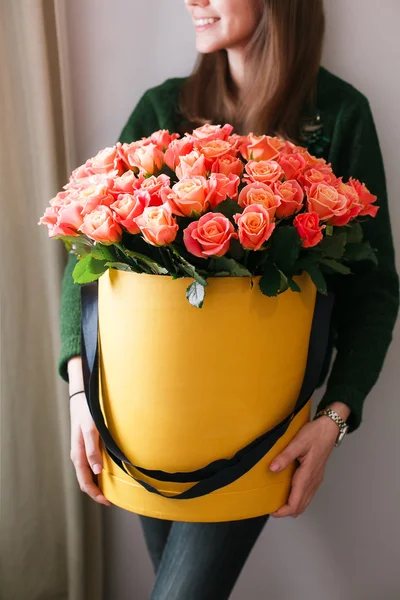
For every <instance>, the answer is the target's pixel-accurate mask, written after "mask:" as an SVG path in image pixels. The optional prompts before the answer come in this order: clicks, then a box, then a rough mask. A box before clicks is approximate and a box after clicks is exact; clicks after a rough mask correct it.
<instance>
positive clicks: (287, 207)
mask: <svg viewBox="0 0 400 600" xmlns="http://www.w3.org/2000/svg"><path fill="white" fill-rule="evenodd" d="M272 189H273V190H274V192H275V194H277V195H278V196H280V198H281V203H280V205H279V206H278V207H277V209H276V213H275V215H276V217H277V218H278V219H287V218H288V217H291V216H292V215H294V214H295V213H297V212H299V211H300V210H301V209H302V208H303V201H304V191H303V189H302V187H301V186H300V184H299V183H298V182H297V181H295V180H294V179H287V180H286V181H284V182H283V183H282V182H281V181H277V182H276V183H274V185H273V186H272Z"/></svg>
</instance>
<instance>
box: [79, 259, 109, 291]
mask: <svg viewBox="0 0 400 600" xmlns="http://www.w3.org/2000/svg"><path fill="white" fill-rule="evenodd" d="M107 269H108V267H107V265H106V261H105V260H97V259H96V258H93V256H91V255H90V254H89V255H88V256H85V258H82V259H81V260H79V261H78V262H77V263H76V265H75V268H74V270H73V272H72V277H73V280H74V282H75V283H80V284H83V283H91V282H92V281H96V279H98V278H99V277H100V276H101V275H103V273H105V272H106V271H107Z"/></svg>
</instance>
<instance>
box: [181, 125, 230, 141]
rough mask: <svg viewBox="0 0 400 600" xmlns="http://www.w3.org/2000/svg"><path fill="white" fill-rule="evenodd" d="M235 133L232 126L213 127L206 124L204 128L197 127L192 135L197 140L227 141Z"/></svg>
mask: <svg viewBox="0 0 400 600" xmlns="http://www.w3.org/2000/svg"><path fill="white" fill-rule="evenodd" d="M232 131H233V127H232V125H228V124H226V125H224V126H223V127H221V125H211V124H210V123H206V124H205V125H203V126H202V127H197V129H194V130H193V133H192V134H191V135H192V136H193V137H194V138H196V139H197V140H227V139H228V137H229V136H230V134H231V132H232Z"/></svg>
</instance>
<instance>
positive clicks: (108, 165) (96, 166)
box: [85, 146, 125, 175]
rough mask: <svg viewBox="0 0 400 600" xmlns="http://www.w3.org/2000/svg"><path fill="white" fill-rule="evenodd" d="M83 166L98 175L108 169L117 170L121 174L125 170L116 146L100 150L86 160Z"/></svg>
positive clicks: (106, 171) (108, 170) (107, 171)
mask: <svg viewBox="0 0 400 600" xmlns="http://www.w3.org/2000/svg"><path fill="white" fill-rule="evenodd" d="M85 167H86V169H87V170H88V171H90V173H92V174H99V175H100V174H103V173H109V172H110V171H117V172H118V175H121V174H122V173H123V172H124V171H125V169H124V165H123V162H122V159H121V156H120V154H119V152H118V148H117V146H113V147H111V148H105V149H104V150H100V152H98V153H97V154H96V156H94V157H93V158H89V159H88V160H87V161H86V165H85Z"/></svg>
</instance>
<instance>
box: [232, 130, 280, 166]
mask: <svg viewBox="0 0 400 600" xmlns="http://www.w3.org/2000/svg"><path fill="white" fill-rule="evenodd" d="M271 142H272V140H271V138H270V137H269V136H266V135H254V134H253V133H250V134H249V135H248V136H246V137H245V138H244V140H243V141H242V143H241V144H240V146H239V152H240V153H241V155H242V156H243V158H244V159H245V160H275V159H276V158H277V157H278V156H279V151H278V150H277V148H276V146H274V145H273V144H272V143H271Z"/></svg>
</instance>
